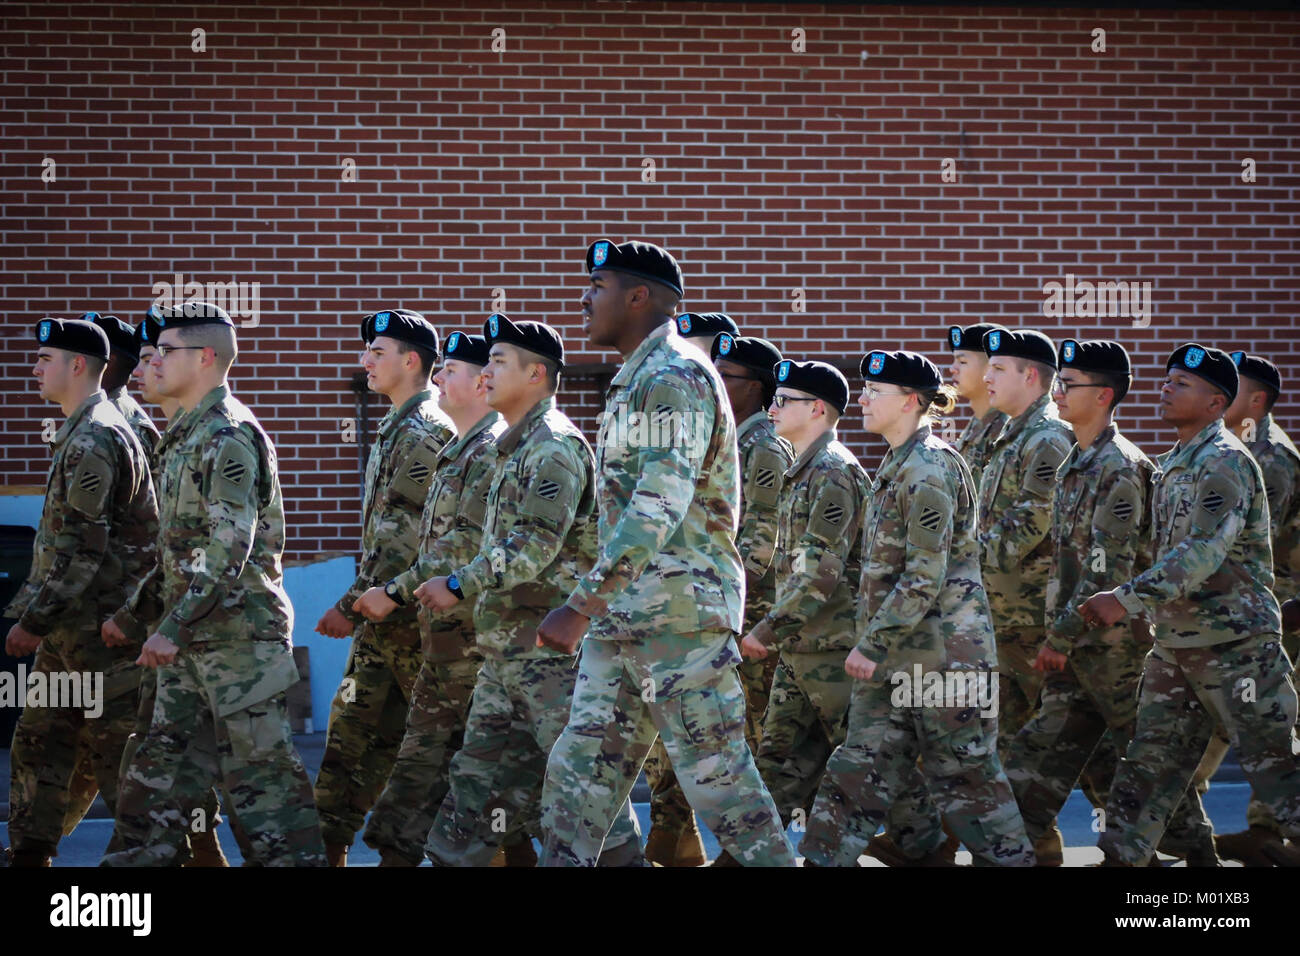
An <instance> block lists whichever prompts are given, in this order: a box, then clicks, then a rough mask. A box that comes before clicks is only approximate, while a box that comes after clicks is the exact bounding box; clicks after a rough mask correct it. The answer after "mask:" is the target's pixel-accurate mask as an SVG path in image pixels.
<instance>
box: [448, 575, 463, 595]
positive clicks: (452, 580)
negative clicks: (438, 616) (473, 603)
mask: <svg viewBox="0 0 1300 956" xmlns="http://www.w3.org/2000/svg"><path fill="white" fill-rule="evenodd" d="M447 590H448V591H450V592H451V593H452V594H454V595H456V600H458V601H463V600H465V592H464V591H462V590H461V589H460V578H458V577H456V575H454V574H453V575H452V576H451V577H449V578H448V579H447Z"/></svg>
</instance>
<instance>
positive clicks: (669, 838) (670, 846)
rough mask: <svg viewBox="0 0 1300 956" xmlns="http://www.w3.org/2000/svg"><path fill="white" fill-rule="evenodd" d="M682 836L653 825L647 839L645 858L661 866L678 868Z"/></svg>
mask: <svg viewBox="0 0 1300 956" xmlns="http://www.w3.org/2000/svg"><path fill="white" fill-rule="evenodd" d="M682 836H683V834H682V833H673V832H672V831H671V830H667V829H665V828H664V827H662V826H659V825H657V824H653V823H652V824H651V825H650V833H649V834H648V835H647V836H646V838H645V858H646V859H647V860H649V861H650V862H651V863H657V864H659V866H676V865H677V846H678V844H679V843H681V841H682Z"/></svg>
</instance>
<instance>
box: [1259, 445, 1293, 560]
mask: <svg viewBox="0 0 1300 956" xmlns="http://www.w3.org/2000/svg"><path fill="white" fill-rule="evenodd" d="M1261 470H1262V471H1263V473H1264V491H1265V493H1266V494H1267V495H1268V530H1269V539H1270V540H1271V541H1272V542H1273V545H1274V549H1275V550H1276V549H1277V546H1278V545H1280V544H1281V545H1285V543H1284V542H1281V541H1279V540H1278V537H1279V535H1281V533H1282V527H1283V523H1284V522H1285V521H1286V519H1287V516H1288V515H1290V514H1291V509H1292V507H1293V505H1294V502H1295V492H1296V487H1295V470H1294V468H1293V467H1292V468H1288V467H1287V462H1285V461H1283V460H1279V458H1277V457H1271V458H1269V460H1268V462H1267V463H1266V464H1264V465H1263V467H1262V468H1261ZM1273 563H1274V564H1278V563H1279V562H1278V556H1277V555H1276V554H1275V555H1274V556H1273Z"/></svg>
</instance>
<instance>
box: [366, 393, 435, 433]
mask: <svg viewBox="0 0 1300 956" xmlns="http://www.w3.org/2000/svg"><path fill="white" fill-rule="evenodd" d="M431 398H433V391H432V390H431V389H428V388H422V389H420V391H418V392H416V393H415V394H414V395H412V396H411V397H410V398H408V399H407V400H406V401H404V402H402V404H401V405H399V406H398V407H397V408H390V409H389V410H388V414H387V415H385V416H384V418H383V420H382V421H381V422H380V423H379V429H378V433H379V437H380V438H383V437H385V436H386V435H387V434H388V433H389V432H390V431H391V430H392V429H393V427H394V426H395V425H396V424H397V423H398V422H400V421H401V420H402V419H404V418H405V417H406V416H407V415H408V414H410V412H411V409H413V408H415V407H416V406H417V405H421V404H423V403H424V402H427V401H429V400H430V399H431Z"/></svg>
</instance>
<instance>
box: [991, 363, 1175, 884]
mask: <svg viewBox="0 0 1300 956" xmlns="http://www.w3.org/2000/svg"><path fill="white" fill-rule="evenodd" d="M1059 358H1060V376H1059V377H1058V378H1057V380H1056V388H1055V389H1054V395H1055V396H1056V402H1057V407H1058V409H1059V410H1060V415H1061V418H1062V419H1063V420H1064V421H1066V422H1067V423H1068V424H1069V425H1070V426H1071V428H1072V429H1073V430H1074V440H1075V445H1074V448H1072V449H1071V451H1070V455H1069V457H1068V458H1066V460H1065V464H1064V465H1062V466H1061V468H1060V470H1059V472H1058V476H1057V484H1056V488H1055V492H1054V495H1053V499H1052V508H1051V520H1052V530H1051V534H1050V536H1049V541H1050V542H1051V545H1052V550H1051V566H1050V571H1049V573H1048V579H1047V591H1046V605H1047V607H1046V617H1045V619H1044V623H1045V625H1046V634H1047V639H1046V641H1045V642H1044V643H1043V645H1042V646H1041V647H1040V648H1039V649H1038V656H1037V658H1036V659H1035V661H1034V669H1035V670H1037V671H1038V672H1039V673H1042V674H1044V675H1046V676H1045V682H1044V684H1043V690H1042V702H1041V706H1040V709H1039V710H1038V711H1037V713H1035V714H1034V716H1033V717H1032V718H1031V719H1030V720H1029V722H1028V723H1026V724H1025V725H1024V726H1023V727H1022V728H1021V729H1020V731H1019V733H1018V734H1017V735H1016V737H1015V738H1014V740H1013V741H1012V743H1011V746H1010V748H1009V750H1008V756H1007V766H1006V770H1007V777H1008V778H1010V780H1011V786H1012V789H1014V790H1015V794H1016V802H1017V803H1018V804H1019V805H1020V811H1021V815H1022V816H1023V817H1024V820H1025V830H1026V831H1027V833H1028V834H1029V838H1030V839H1031V840H1032V841H1034V852H1035V854H1036V855H1037V857H1038V865H1039V866H1060V865H1061V863H1062V862H1063V859H1064V847H1063V845H1062V842H1061V832H1060V830H1059V829H1058V828H1057V827H1056V823H1055V820H1056V815H1057V813H1059V812H1060V809H1061V807H1063V806H1064V805H1065V801H1066V799H1067V798H1068V797H1069V795H1070V790H1071V789H1073V787H1074V784H1075V781H1076V780H1077V779H1078V778H1079V775H1080V773H1081V772H1084V768H1085V765H1086V766H1087V767H1089V768H1090V773H1091V776H1092V778H1093V781H1094V783H1093V788H1092V793H1093V794H1095V797H1094V799H1095V800H1096V803H1097V805H1098V806H1100V807H1102V808H1104V807H1105V806H1106V796H1107V792H1108V790H1109V788H1110V783H1111V780H1112V778H1113V777H1114V774H1115V761H1116V754H1115V752H1114V746H1113V745H1112V744H1110V743H1109V742H1107V743H1105V744H1103V743H1102V740H1103V737H1105V734H1106V731H1107V729H1108V728H1109V729H1110V731H1111V732H1112V734H1113V735H1114V740H1116V741H1117V742H1118V746H1119V747H1121V748H1124V747H1127V746H1128V742H1129V740H1131V739H1132V737H1133V728H1134V723H1135V721H1136V719H1137V687H1138V678H1139V677H1140V676H1141V673H1142V659H1143V658H1144V657H1145V656H1146V653H1147V651H1148V650H1150V648H1151V633H1150V625H1149V624H1148V623H1147V622H1146V621H1145V620H1140V621H1137V622H1135V623H1136V624H1139V625H1140V633H1141V638H1142V639H1141V640H1138V639H1137V638H1135V636H1134V634H1133V631H1132V630H1130V628H1129V627H1128V625H1122V626H1117V627H1110V628H1103V629H1092V628H1088V627H1086V626H1085V625H1084V623H1083V618H1081V617H1080V616H1079V614H1078V611H1077V610H1076V608H1077V607H1078V605H1079V604H1080V603H1081V602H1082V601H1083V600H1084V599H1085V598H1087V597H1089V596H1091V595H1093V594H1095V593H1097V592H1098V591H1100V590H1105V589H1108V588H1110V587H1115V586H1117V585H1119V584H1121V583H1123V582H1124V581H1127V580H1129V578H1131V577H1132V576H1133V575H1134V573H1135V571H1140V570H1142V569H1144V568H1145V567H1146V566H1147V564H1148V563H1149V560H1150V556H1149V554H1148V553H1147V549H1148V545H1149V541H1148V530H1149V529H1148V526H1147V525H1148V522H1147V520H1146V517H1145V516H1146V514H1147V500H1148V495H1149V492H1150V487H1151V478H1152V474H1153V472H1154V470H1155V466H1154V465H1153V464H1152V463H1151V461H1150V459H1148V458H1147V456H1146V455H1144V454H1142V452H1141V451H1140V450H1139V449H1138V448H1137V447H1136V446H1135V445H1134V444H1133V443H1132V442H1130V441H1128V439H1126V438H1124V437H1123V436H1122V435H1120V434H1119V429H1118V428H1117V427H1116V425H1115V421H1114V415H1115V408H1116V406H1117V405H1118V404H1119V403H1120V402H1121V401H1123V399H1124V396H1125V395H1127V394H1128V390H1129V386H1130V384H1131V383H1132V371H1131V367H1130V365H1129V357H1128V352H1126V351H1125V350H1124V347H1123V346H1122V345H1120V344H1119V343H1118V342H1106V341H1088V342H1078V341H1076V340H1074V339H1066V340H1065V342H1064V344H1062V346H1061V351H1060V356H1059Z"/></svg>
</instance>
